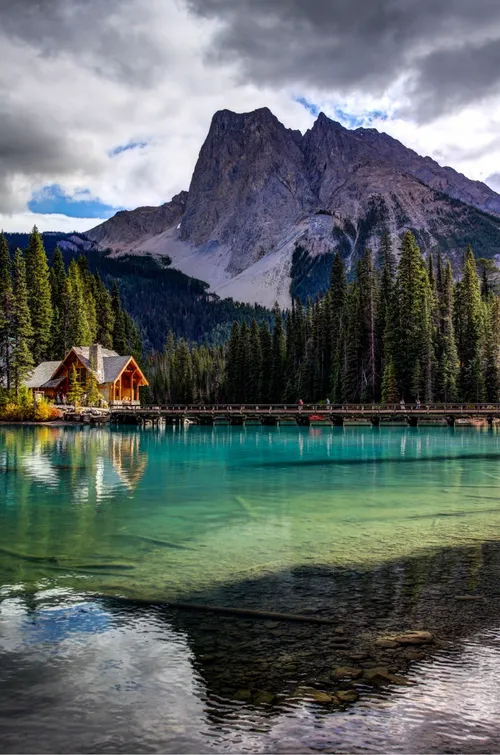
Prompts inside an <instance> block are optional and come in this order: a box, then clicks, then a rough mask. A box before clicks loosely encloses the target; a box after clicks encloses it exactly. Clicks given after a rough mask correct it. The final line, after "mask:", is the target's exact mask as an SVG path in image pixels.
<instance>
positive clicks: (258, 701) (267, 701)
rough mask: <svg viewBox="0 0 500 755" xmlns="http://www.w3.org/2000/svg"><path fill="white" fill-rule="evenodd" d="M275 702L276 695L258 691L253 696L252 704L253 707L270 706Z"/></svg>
mask: <svg viewBox="0 0 500 755" xmlns="http://www.w3.org/2000/svg"><path fill="white" fill-rule="evenodd" d="M275 700H276V695H275V694H273V693H272V692H267V691H266V690H263V689H262V690H259V691H258V692H256V693H255V695H254V696H253V702H254V703H255V705H272V704H273V703H274V701H275Z"/></svg>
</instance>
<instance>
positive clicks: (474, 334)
mask: <svg viewBox="0 0 500 755" xmlns="http://www.w3.org/2000/svg"><path fill="white" fill-rule="evenodd" d="M458 295H459V297H460V301H459V311H460V318H461V322H460V328H461V338H460V340H459V344H458V345H459V351H458V357H459V360H460V380H459V382H460V393H461V396H462V398H463V399H465V400H468V401H482V400H483V395H484V375H483V369H482V359H483V347H484V308H483V302H482V300H481V286H480V282H479V277H478V274H477V269H476V263H475V260H474V253H473V251H472V249H471V248H470V246H469V247H468V248H467V252H466V254H465V261H464V271H463V276H462V281H461V285H460V287H459V289H458Z"/></svg>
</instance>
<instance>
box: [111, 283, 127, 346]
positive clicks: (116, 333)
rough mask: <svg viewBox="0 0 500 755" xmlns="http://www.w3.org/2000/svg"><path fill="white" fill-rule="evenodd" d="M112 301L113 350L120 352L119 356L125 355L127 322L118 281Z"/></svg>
mask: <svg viewBox="0 0 500 755" xmlns="http://www.w3.org/2000/svg"><path fill="white" fill-rule="evenodd" d="M111 301H112V309H113V349H114V350H115V351H116V352H118V354H121V355H125V354H126V353H127V336H126V333H125V320H124V317H123V312H122V307H121V302H120V292H119V291H118V284H117V282H116V281H115V282H114V283H113V292H112V294H111Z"/></svg>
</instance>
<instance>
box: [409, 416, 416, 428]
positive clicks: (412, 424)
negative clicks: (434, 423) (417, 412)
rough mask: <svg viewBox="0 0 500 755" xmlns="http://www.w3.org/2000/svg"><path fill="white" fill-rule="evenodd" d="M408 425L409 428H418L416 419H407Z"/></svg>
mask: <svg viewBox="0 0 500 755" xmlns="http://www.w3.org/2000/svg"><path fill="white" fill-rule="evenodd" d="M408 425H409V426H410V427H418V417H412V416H409V417H408Z"/></svg>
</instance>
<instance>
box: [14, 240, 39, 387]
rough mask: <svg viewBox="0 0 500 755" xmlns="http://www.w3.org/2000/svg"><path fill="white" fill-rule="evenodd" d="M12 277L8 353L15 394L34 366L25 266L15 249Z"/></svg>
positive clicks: (20, 254) (19, 252)
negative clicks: (9, 346) (11, 308)
mask: <svg viewBox="0 0 500 755" xmlns="http://www.w3.org/2000/svg"><path fill="white" fill-rule="evenodd" d="M12 277H13V312H12V322H11V338H12V346H11V353H10V370H11V376H10V385H11V386H12V387H13V388H14V390H15V391H16V393H17V394H19V389H20V388H21V385H22V383H23V381H24V380H25V379H26V378H27V376H28V375H29V373H30V372H31V370H32V369H33V367H34V366H35V364H34V361H33V356H32V354H31V350H30V347H31V343H32V339H33V328H32V326H31V314H30V308H29V304H28V287H27V284H26V265H25V261H24V255H23V253H22V252H21V250H20V249H16V252H15V254H14V260H13V264H12Z"/></svg>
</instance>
